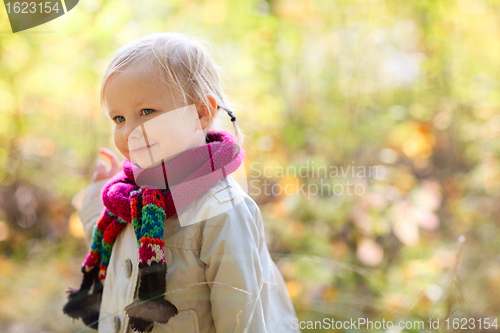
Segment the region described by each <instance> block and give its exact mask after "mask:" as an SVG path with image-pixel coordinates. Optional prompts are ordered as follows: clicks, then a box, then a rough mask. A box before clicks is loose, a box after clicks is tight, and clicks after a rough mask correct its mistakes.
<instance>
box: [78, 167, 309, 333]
mask: <svg viewBox="0 0 500 333" xmlns="http://www.w3.org/2000/svg"><path fill="white" fill-rule="evenodd" d="M227 182H228V183H226V180H224V179H223V180H221V181H220V182H218V183H217V184H215V185H214V186H213V187H211V188H210V189H209V191H207V192H206V194H204V195H202V196H200V197H199V198H198V199H196V200H195V201H194V202H193V203H192V204H191V205H190V206H189V207H188V209H186V210H185V213H182V214H179V216H174V217H171V218H170V219H167V220H166V221H165V238H164V239H165V256H166V262H167V277H166V278H167V294H166V296H165V298H166V299H168V300H169V301H171V302H172V303H173V304H175V305H176V306H177V308H178V310H179V314H178V315H177V316H175V317H173V318H172V319H171V320H170V321H169V322H168V323H167V324H155V326H154V329H153V331H152V332H153V333H160V332H169V333H170V332H179V333H198V332H200V333H213V332H217V333H230V332H251V333H266V332H268V333H288V332H300V331H299V330H296V329H292V323H296V322H297V319H296V318H297V317H296V314H295V310H294V308H293V305H292V302H291V300H290V297H289V295H288V292H287V289H286V286H285V281H284V279H283V277H282V275H281V273H280V272H279V270H278V267H277V266H276V264H275V263H274V262H273V260H272V259H271V257H270V255H269V251H268V249H267V245H266V243H265V239H264V224H263V221H262V216H261V213H260V210H259V207H258V206H257V204H256V203H255V202H254V201H253V200H252V199H251V198H250V197H249V196H248V195H247V194H246V193H245V192H244V191H243V189H242V188H241V187H240V186H239V185H238V183H237V182H236V181H235V180H234V178H233V177H232V176H228V177H227ZM105 183H106V180H104V181H100V182H97V183H94V184H92V185H90V186H89V187H87V188H86V189H85V190H83V191H82V192H80V193H79V194H78V195H77V196H76V197H75V199H74V201H73V202H74V204H75V206H78V208H79V212H78V213H79V216H80V219H81V221H82V223H83V227H84V230H85V238H86V241H87V243H88V245H89V246H90V243H91V240H92V231H93V226H94V225H95V223H96V221H97V219H98V218H99V215H100V214H101V212H102V210H103V208H104V207H103V204H102V199H101V195H100V192H101V190H102V188H103V186H104V184H105ZM228 184H229V185H231V186H229V187H228ZM204 217H208V218H205V219H203V220H201V221H200V219H202V218H204ZM180 221H181V222H180ZM196 221H200V222H197V223H193V222H196ZM181 224H182V225H184V226H181ZM137 252H138V248H137V241H136V237H135V234H134V230H133V226H132V225H130V224H129V225H128V226H127V227H126V228H125V229H124V230H123V231H122V232H121V233H120V234H119V235H118V238H117V239H116V242H115V244H114V247H113V251H112V255H111V258H110V263H109V267H108V272H107V277H106V279H105V281H104V291H103V299H102V304H101V311H100V317H99V318H100V322H99V333H102V332H122V333H125V332H127V333H132V332H133V331H132V330H131V329H130V328H128V318H127V316H126V315H125V311H124V308H125V306H127V305H128V304H130V303H132V301H133V300H134V298H136V297H137V279H138V269H137V265H138V264H137ZM295 326H296V325H295Z"/></svg>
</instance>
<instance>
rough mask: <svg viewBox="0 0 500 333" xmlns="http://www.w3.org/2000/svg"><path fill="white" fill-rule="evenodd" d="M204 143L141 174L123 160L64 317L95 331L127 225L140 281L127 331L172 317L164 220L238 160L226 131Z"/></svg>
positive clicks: (109, 188)
mask: <svg viewBox="0 0 500 333" xmlns="http://www.w3.org/2000/svg"><path fill="white" fill-rule="evenodd" d="M206 141H207V144H205V145H203V146H200V147H197V148H194V149H191V150H188V151H186V152H184V153H183V154H181V155H179V156H177V157H175V158H174V159H172V160H170V161H168V162H164V163H162V164H161V165H159V166H156V167H153V168H150V169H141V168H139V167H138V166H137V165H135V164H133V163H132V162H131V161H129V160H128V159H125V161H124V163H123V170H122V171H121V172H119V173H118V174H117V175H115V176H114V177H113V178H111V180H110V181H109V182H108V183H107V184H106V186H105V187H104V189H103V191H102V199H103V203H104V205H105V209H104V211H103V213H102V214H101V217H100V219H99V220H98V222H97V224H96V226H94V234H93V240H92V245H91V247H90V251H89V254H88V255H87V258H86V259H85V261H84V262H83V265H82V273H83V281H82V283H81V286H80V289H79V290H75V289H68V290H67V292H68V302H67V303H66V305H65V306H64V308H63V312H64V313H65V314H67V315H69V316H70V317H72V318H74V319H79V318H81V319H82V320H83V322H84V323H85V325H87V326H90V327H92V328H94V329H97V328H98V319H99V310H100V305H101V297H102V289H103V284H102V282H103V281H104V279H105V278H106V271H107V268H108V265H109V260H110V257H111V253H112V250H113V244H114V242H115V240H116V237H117V236H118V235H119V233H120V232H121V231H122V230H123V229H124V228H125V227H126V226H127V224H128V223H131V224H132V225H133V227H134V232H135V235H136V238H137V244H138V247H139V256H138V257H139V265H138V266H139V276H140V284H139V295H138V299H137V300H135V301H134V302H132V303H131V304H130V305H128V306H127V307H126V308H125V310H126V312H127V314H128V316H129V317H130V326H131V327H132V328H133V329H134V330H135V331H139V332H151V330H152V329H153V325H154V323H155V322H158V323H166V322H167V321H168V320H169V319H170V318H171V317H173V316H175V315H176V314H177V313H178V311H177V308H176V307H175V306H174V305H173V304H172V303H170V302H169V301H168V300H166V299H164V294H165V292H166V273H167V265H166V262H165V253H164V245H165V243H164V241H163V236H164V235H163V231H164V221H165V219H168V218H170V217H171V216H173V215H175V214H176V213H177V210H181V209H183V208H184V207H186V206H187V205H188V204H189V203H191V202H192V201H193V200H194V199H196V198H197V197H199V196H200V195H201V194H203V193H204V192H205V191H206V190H208V189H209V188H210V187H211V186H212V185H214V184H215V183H216V182H217V181H219V180H220V179H223V178H224V177H226V175H227V174H230V173H232V172H234V171H235V170H236V169H237V168H238V167H239V166H240V165H241V163H242V162H243V159H244V152H243V150H242V149H241V148H240V147H239V146H238V145H237V144H236V143H235V138H234V137H233V136H232V135H231V134H230V133H228V132H226V131H208V133H207V139H206ZM174 185H175V186H174ZM170 188H172V190H170ZM173 198H175V204H174V199H173ZM91 289H92V292H91Z"/></svg>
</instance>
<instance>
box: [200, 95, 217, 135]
mask: <svg viewBox="0 0 500 333" xmlns="http://www.w3.org/2000/svg"><path fill="white" fill-rule="evenodd" d="M205 98H206V100H207V103H208V106H209V107H208V108H207V106H206V105H205V104H204V103H203V102H202V101H200V102H198V103H196V109H197V110H198V116H199V119H200V121H199V123H197V125H196V129H198V130H204V129H205V128H207V127H208V125H210V123H211V122H212V120H213V119H214V116H215V111H217V102H216V101H215V98H214V97H213V96H212V95H211V94H207V95H205Z"/></svg>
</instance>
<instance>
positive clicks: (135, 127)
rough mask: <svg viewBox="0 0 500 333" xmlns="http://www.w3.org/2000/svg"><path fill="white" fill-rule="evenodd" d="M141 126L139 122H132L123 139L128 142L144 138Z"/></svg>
mask: <svg viewBox="0 0 500 333" xmlns="http://www.w3.org/2000/svg"><path fill="white" fill-rule="evenodd" d="M142 136H143V135H142V129H141V125H140V124H139V123H137V122H130V123H128V124H127V126H126V128H125V130H124V131H123V137H124V139H125V140H126V141H128V140H134V139H140V138H142Z"/></svg>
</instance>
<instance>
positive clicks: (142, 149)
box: [130, 142, 158, 153]
mask: <svg viewBox="0 0 500 333" xmlns="http://www.w3.org/2000/svg"><path fill="white" fill-rule="evenodd" d="M157 144H158V142H157V143H153V144H152V145H147V146H143V147H140V148H135V149H130V152H132V153H141V152H145V151H147V150H148V149H150V148H152V147H154V146H156V145H157Z"/></svg>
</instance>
